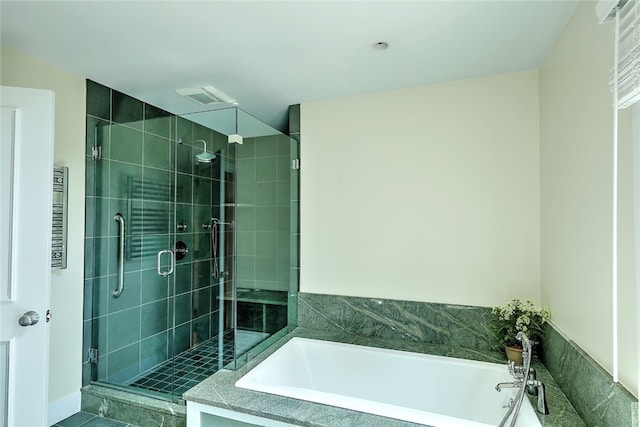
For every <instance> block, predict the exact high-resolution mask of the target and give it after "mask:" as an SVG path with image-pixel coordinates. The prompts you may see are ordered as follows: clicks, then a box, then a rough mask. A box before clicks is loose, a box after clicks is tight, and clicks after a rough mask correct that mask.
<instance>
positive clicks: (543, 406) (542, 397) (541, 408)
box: [496, 379, 549, 415]
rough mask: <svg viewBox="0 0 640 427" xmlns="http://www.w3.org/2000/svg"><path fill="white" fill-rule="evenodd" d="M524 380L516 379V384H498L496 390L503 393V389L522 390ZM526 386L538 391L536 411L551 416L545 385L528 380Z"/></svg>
mask: <svg viewBox="0 0 640 427" xmlns="http://www.w3.org/2000/svg"><path fill="white" fill-rule="evenodd" d="M523 381H524V379H516V381H514V382H510V383H498V384H497V385H496V390H497V391H501V390H502V389H503V388H520V387H522V383H523ZM525 385H526V386H528V388H529V387H532V388H534V389H535V390H537V395H538V404H537V405H536V410H537V411H538V412H540V413H541V414H543V415H548V414H549V407H548V406H547V396H546V393H545V392H544V384H543V383H542V382H541V381H538V380H533V379H527V381H526V382H525Z"/></svg>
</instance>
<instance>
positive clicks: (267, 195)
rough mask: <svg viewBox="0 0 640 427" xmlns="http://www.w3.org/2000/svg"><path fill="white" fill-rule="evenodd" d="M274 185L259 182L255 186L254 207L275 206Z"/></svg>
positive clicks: (272, 183) (273, 183)
mask: <svg viewBox="0 0 640 427" xmlns="http://www.w3.org/2000/svg"><path fill="white" fill-rule="evenodd" d="M276 189H277V187H276V183H275V182H259V183H257V184H256V206H275V205H276Z"/></svg>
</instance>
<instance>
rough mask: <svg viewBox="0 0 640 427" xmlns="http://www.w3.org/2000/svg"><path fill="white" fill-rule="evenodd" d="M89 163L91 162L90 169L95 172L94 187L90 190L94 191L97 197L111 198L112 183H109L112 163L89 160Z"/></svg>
mask: <svg viewBox="0 0 640 427" xmlns="http://www.w3.org/2000/svg"><path fill="white" fill-rule="evenodd" d="M88 162H91V166H90V167H91V168H92V169H94V170H95V176H94V179H95V181H94V185H93V186H90V188H93V189H94V191H93V195H95V196H96V197H109V195H110V192H111V183H110V182H109V177H110V175H111V162H110V161H109V160H100V161H97V162H94V161H93V160H88Z"/></svg>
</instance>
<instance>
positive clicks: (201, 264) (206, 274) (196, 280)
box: [191, 260, 211, 289]
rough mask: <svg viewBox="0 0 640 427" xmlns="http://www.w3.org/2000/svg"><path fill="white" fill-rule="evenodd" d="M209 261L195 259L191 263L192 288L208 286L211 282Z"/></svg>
mask: <svg viewBox="0 0 640 427" xmlns="http://www.w3.org/2000/svg"><path fill="white" fill-rule="evenodd" d="M210 270H211V267H210V261H209V260H206V261H196V262H194V263H192V264H191V275H192V276H191V277H192V278H193V287H192V289H199V288H204V287H208V286H209V285H210V283H211V273H210Z"/></svg>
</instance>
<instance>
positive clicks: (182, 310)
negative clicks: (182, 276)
mask: <svg viewBox="0 0 640 427" xmlns="http://www.w3.org/2000/svg"><path fill="white" fill-rule="evenodd" d="M174 307H175V318H176V325H181V324H183V323H185V322H188V321H189V320H191V294H190V293H186V294H181V295H177V296H176V297H175V306H174Z"/></svg>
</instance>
